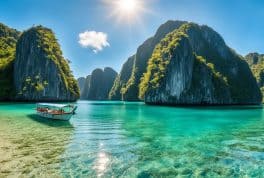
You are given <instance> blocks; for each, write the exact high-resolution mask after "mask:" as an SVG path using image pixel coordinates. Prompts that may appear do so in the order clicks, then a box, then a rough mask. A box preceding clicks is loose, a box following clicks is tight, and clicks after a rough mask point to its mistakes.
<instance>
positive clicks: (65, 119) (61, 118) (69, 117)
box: [37, 112, 73, 121]
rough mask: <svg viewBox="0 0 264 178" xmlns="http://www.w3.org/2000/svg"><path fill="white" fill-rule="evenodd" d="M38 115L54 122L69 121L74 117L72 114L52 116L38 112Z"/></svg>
mask: <svg viewBox="0 0 264 178" xmlns="http://www.w3.org/2000/svg"><path fill="white" fill-rule="evenodd" d="M37 114H38V115H39V116H41V117H44V118H48V119H54V120H63V121H68V120H70V119H71V117H72V115H73V114H72V113H67V114H52V113H47V112H37Z"/></svg>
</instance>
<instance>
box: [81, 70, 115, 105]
mask: <svg viewBox="0 0 264 178" xmlns="http://www.w3.org/2000/svg"><path fill="white" fill-rule="evenodd" d="M116 76H117V72H116V71H114V70H113V69H112V68H110V67H106V68H104V70H102V69H95V70H94V71H93V72H92V74H91V75H88V76H87V77H86V79H85V84H84V88H83V91H82V93H81V99H85V100H108V95H109V92H110V90H111V88H112V86H113V83H114V80H115V78H116Z"/></svg>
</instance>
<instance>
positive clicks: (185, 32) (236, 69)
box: [139, 23, 261, 104]
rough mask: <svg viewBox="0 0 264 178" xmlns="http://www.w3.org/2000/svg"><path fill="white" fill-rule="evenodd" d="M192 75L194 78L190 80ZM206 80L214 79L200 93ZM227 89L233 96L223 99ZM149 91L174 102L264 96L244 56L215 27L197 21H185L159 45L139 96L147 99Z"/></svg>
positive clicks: (243, 99)
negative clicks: (201, 24) (196, 22)
mask: <svg viewBox="0 0 264 178" xmlns="http://www.w3.org/2000/svg"><path fill="white" fill-rule="evenodd" d="M187 59H188V61H186V60H187ZM184 61H185V62H184ZM192 65H193V66H194V68H193V69H191V70H189V71H191V74H190V73H188V72H187V71H188V70H187V68H189V66H192ZM175 72H176V73H175ZM202 73H204V74H202ZM201 75H206V76H201ZM177 76H182V78H178V77H177ZM191 77H192V82H191V83H190V84H188V81H189V79H190V78H191ZM174 78H177V81H175V79H174ZM206 80H210V81H211V82H208V83H207V84H206V85H208V86H207V87H209V88H208V91H207V92H204V94H205V95H206V96H202V95H199V94H198V93H199V92H197V93H196V92H195V91H199V90H200V89H202V88H204V87H205V86H204V85H205V83H204V82H205V81H206ZM175 82H177V84H176V83H175ZM186 82H187V83H186ZM202 83H204V85H203V84H202ZM174 87H178V89H176V88H174ZM210 90H211V91H210ZM170 91H171V92H172V93H177V97H181V98H178V99H176V98H175V96H174V94H172V95H170V94H169V93H168V92H170ZM179 91H181V92H182V93H179ZM161 92H162V94H161ZM208 92H209V93H208ZM226 92H228V93H230V97H229V99H228V100H226V101H223V100H221V98H225V97H226V96H227V94H226ZM146 93H148V100H149V101H151V102H155V101H157V102H166V100H167V99H170V101H168V100H167V101H168V102H170V103H178V102H179V103H185V102H186V103H192V102H191V100H193V101H195V100H196V98H195V97H198V98H200V100H201V101H202V102H205V103H226V104H228V103H239V104H242V103H258V102H259V99H260V98H261V96H260V93H259V90H258V88H257V86H256V81H255V79H254V77H253V76H252V74H251V72H250V70H249V67H248V65H247V64H246V63H245V61H244V60H242V57H241V56H239V55H237V54H236V53H235V52H234V51H233V50H232V49H230V48H229V47H227V46H226V44H225V42H224V40H223V39H222V38H221V36H220V35H219V34H217V33H216V32H215V31H214V30H213V29H211V28H210V27H207V26H199V25H197V24H194V23H185V24H183V25H182V26H181V27H180V28H178V29H176V30H174V31H173V32H171V33H169V34H168V35H166V37H164V38H163V39H162V40H161V41H160V42H159V43H158V44H157V45H156V47H155V49H154V51H153V53H152V56H151V58H150V60H149V61H148V65H147V71H146V72H145V73H144V74H143V77H141V80H140V84H139V97H140V98H141V99H144V98H145V97H146ZM208 94H209V95H208ZM196 95H197V96H196ZM193 97H194V98H193ZM203 97H205V98H203ZM151 98H153V99H151ZM161 98H162V99H161ZM166 98H167V99H166ZM191 98H193V99H191ZM197 102H199V101H197Z"/></svg>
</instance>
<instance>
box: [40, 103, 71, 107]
mask: <svg viewBox="0 0 264 178" xmlns="http://www.w3.org/2000/svg"><path fill="white" fill-rule="evenodd" d="M37 105H39V106H47V107H56V108H64V107H68V106H70V104H54V103H37Z"/></svg>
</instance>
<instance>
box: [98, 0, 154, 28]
mask: <svg viewBox="0 0 264 178" xmlns="http://www.w3.org/2000/svg"><path fill="white" fill-rule="evenodd" d="M103 2H104V4H105V5H106V6H107V7H108V8H109V9H110V14H109V16H110V18H114V19H115V20H116V22H117V23H122V24H123V23H128V24H134V23H140V22H139V21H140V20H141V19H142V16H143V15H144V14H145V13H148V12H149V10H147V9H146V4H145V1H144V0H103Z"/></svg>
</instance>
